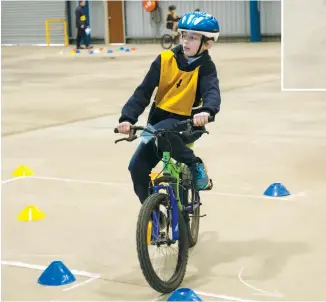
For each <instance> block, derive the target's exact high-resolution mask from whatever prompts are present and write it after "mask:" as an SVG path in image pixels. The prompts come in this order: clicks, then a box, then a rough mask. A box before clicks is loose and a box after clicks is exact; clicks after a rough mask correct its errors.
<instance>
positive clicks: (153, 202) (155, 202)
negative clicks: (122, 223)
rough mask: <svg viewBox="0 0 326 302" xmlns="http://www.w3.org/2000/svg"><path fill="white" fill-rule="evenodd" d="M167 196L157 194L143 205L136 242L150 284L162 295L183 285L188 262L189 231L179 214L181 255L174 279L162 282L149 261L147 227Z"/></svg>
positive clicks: (144, 273)
mask: <svg viewBox="0 0 326 302" xmlns="http://www.w3.org/2000/svg"><path fill="white" fill-rule="evenodd" d="M166 198H167V195H166V194H163V193H155V194H153V195H151V196H149V197H148V198H147V199H146V200H145V201H144V203H143V205H142V207H141V210H140V212H139V215H138V221H137V231H136V242H137V253H138V260H139V263H140V267H141V269H142V271H143V275H144V277H145V279H146V280H147V282H148V284H149V285H150V286H151V287H152V288H153V289H154V290H156V291H157V292H160V293H162V294H167V293H171V292H173V291H174V290H176V289H177V288H178V287H179V285H180V284H181V283H182V281H183V278H184V276H185V273H186V268H187V262H188V236H187V229H186V225H185V222H184V219H183V215H182V214H181V213H180V212H179V220H178V222H179V242H178V243H179V253H178V260H177V265H176V269H175V271H174V273H173V275H172V277H171V278H170V279H169V280H167V281H163V280H161V279H160V278H159V277H158V276H157V274H156V272H155V271H154V269H153V266H152V263H151V261H150V259H149V253H148V248H147V227H148V221H149V219H150V216H151V214H152V212H153V210H154V209H156V208H157V207H158V206H159V205H160V204H162V203H163V201H164V200H166Z"/></svg>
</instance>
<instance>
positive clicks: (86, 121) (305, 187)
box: [1, 43, 326, 301]
mask: <svg viewBox="0 0 326 302" xmlns="http://www.w3.org/2000/svg"><path fill="white" fill-rule="evenodd" d="M130 47H132V46H130ZM135 47H136V48H137V49H136V51H133V52H130V53H125V52H116V51H115V52H114V53H113V54H106V53H100V54H94V55H89V54H87V53H86V52H83V53H82V54H80V55H76V56H74V55H70V54H69V51H70V49H65V48H42V47H35V48H29V47H26V48H25V47H21V48H14V47H10V48H9V47H8V48H6V47H3V48H2V67H3V73H2V261H7V262H5V263H3V264H2V267H1V268H2V300H3V301H9V300H11V301H12V300H16V301H18V300H24V301H27V300H34V301H37V300H51V301H58V300H71V301H76V300H89V301H90V300H92V301H100V300H101V301H103V300H107V301H108V300H133V301H136V300H138V301H153V300H154V299H158V300H164V299H166V298H167V297H166V296H165V297H159V294H158V293H156V292H155V291H153V290H152V289H151V288H150V287H149V286H148V285H147V283H146V281H145V280H144V277H143V275H142V272H141V270H140V268H139V264H138V260H137V254H136V244H135V226H136V219H137V215H138V211H139V208H140V206H139V202H138V201H137V199H136V198H135V195H134V193H133V190H132V185H131V181H130V177H129V174H128V170H127V166H128V163H129V159H130V156H131V155H132V153H133V152H134V150H135V148H136V146H137V144H138V142H134V143H132V144H129V143H121V144H117V145H115V144H114V140H115V139H117V138H118V137H119V136H118V135H115V134H114V133H113V128H114V127H115V126H116V125H117V121H118V118H119V113H120V110H121V107H122V105H123V104H124V103H125V101H126V100H127V98H128V97H129V96H130V95H131V94H132V92H133V91H134V89H135V88H136V87H137V85H138V84H139V83H140V82H141V81H142V78H143V76H144V75H145V74H146V72H147V70H148V68H149V66H150V63H151V61H152V60H153V59H154V58H155V57H156V55H157V54H158V53H159V52H160V51H161V48H160V46H159V45H136V46H135ZM107 49H108V48H107V47H106V48H105V50H107ZM60 51H62V52H63V53H61V54H60ZM211 55H212V58H213V59H214V61H215V62H216V65H217V69H218V73H219V78H220V86H221V91H222V106H221V112H220V113H219V114H218V116H217V118H216V122H215V123H213V124H210V125H209V126H208V129H209V130H210V133H211V134H210V135H206V136H205V137H203V138H202V139H201V140H200V141H199V142H198V143H197V144H196V146H195V150H196V153H197V154H199V155H200V156H201V157H203V158H204V160H205V162H206V164H207V166H208V168H209V174H210V176H211V177H212V178H213V179H214V183H215V187H214V189H213V190H212V191H210V192H204V193H202V199H203V203H204V204H203V207H202V212H203V213H207V214H208V215H207V217H205V218H203V219H202V220H201V226H200V239H199V242H198V245H197V246H196V247H195V248H194V249H193V250H192V251H191V254H190V259H189V265H188V270H187V275H186V277H185V279H184V282H183V284H182V286H183V287H190V288H192V289H194V290H196V291H197V292H199V293H200V296H201V297H202V299H203V300H204V301H217V300H219V301H226V300H237V301H242V300H254V301H271V300H273V301H290V300H296V301H298V300H309V301H312V300H326V293H325V290H324V287H325V284H326V277H325V276H326V274H325V271H326V264H325V261H324V258H325V253H326V243H325V240H324V239H325V234H324V233H325V232H324V231H325V226H326V223H325V214H324V213H325V210H326V206H325V203H324V196H325V195H326V189H325V186H326V156H325V148H326V118H325V116H326V102H325V99H326V93H322V92H319V93H317V92H316V93H308V92H306V93H299V92H281V90H280V78H281V76H280V44H279V43H261V44H245V43H235V44H218V45H215V46H214V48H213V49H212V51H211ZM146 112H147V111H146ZM146 116H147V114H144V115H143V116H142V117H141V119H140V123H144V121H145V120H146ZM20 165H28V166H29V167H31V168H32V169H33V170H34V171H35V176H34V177H29V178H23V179H18V178H14V179H12V172H13V171H14V170H15V169H16V168H17V167H18V166H20ZM276 181H280V182H282V183H283V184H284V185H285V186H286V188H287V189H288V190H289V191H290V192H291V195H290V196H289V197H287V198H283V199H273V198H272V199H268V198H264V196H263V193H264V191H265V189H266V188H267V187H268V186H269V185H270V184H271V183H273V182H276ZM27 205H36V206H37V207H39V208H40V209H41V210H42V211H43V212H44V213H45V214H46V215H47V216H46V218H45V219H44V220H41V221H35V222H31V223H25V222H21V221H18V220H17V218H16V217H17V215H18V214H19V213H20V212H21V211H22V209H23V208H24V207H25V206H27ZM53 260H61V261H63V262H64V264H65V265H66V266H68V268H70V269H76V270H79V271H87V272H89V273H93V274H99V275H100V278H97V279H95V280H91V279H89V278H85V277H80V276H77V282H75V283H73V284H71V285H68V286H64V287H55V288H48V287H42V286H40V285H39V284H38V283H37V279H38V277H39V276H40V274H41V273H42V271H41V270H37V269H32V268H33V265H41V266H43V267H46V266H47V265H48V264H49V263H50V262H52V261H53ZM15 261H19V262H21V263H24V264H28V265H31V268H24V267H21V266H22V265H21V264H18V266H13V265H14V264H15ZM16 264H17V263H16ZM19 266H20V267H19ZM89 281H92V282H89ZM83 282H89V283H83ZM75 284H76V285H79V286H78V287H75V288H70V287H71V286H72V285H75ZM67 289H68V290H67ZM210 294H211V296H209V295H210Z"/></svg>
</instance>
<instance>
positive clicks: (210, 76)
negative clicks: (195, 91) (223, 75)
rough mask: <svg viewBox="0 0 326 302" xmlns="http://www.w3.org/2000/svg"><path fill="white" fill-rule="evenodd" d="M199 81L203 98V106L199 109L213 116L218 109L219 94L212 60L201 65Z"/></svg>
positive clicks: (219, 103) (219, 102)
mask: <svg viewBox="0 0 326 302" xmlns="http://www.w3.org/2000/svg"><path fill="white" fill-rule="evenodd" d="M199 81H200V82H199V89H200V95H201V97H202V100H203V106H202V108H200V110H199V111H200V112H203V111H205V112H208V113H210V114H211V115H212V116H215V115H216V114H217V113H218V112H219V111H220V105H221V94H220V88H219V80H218V77H217V72H216V67H215V64H214V63H213V62H212V61H210V62H209V64H205V65H204V66H202V67H201V69H200V72H199Z"/></svg>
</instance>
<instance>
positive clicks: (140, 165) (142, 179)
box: [128, 118, 201, 203]
mask: <svg viewBox="0 0 326 302" xmlns="http://www.w3.org/2000/svg"><path fill="white" fill-rule="evenodd" d="M176 122H178V120H177V119H173V118H168V119H166V120H163V121H161V122H159V123H157V124H155V125H153V127H154V128H155V129H169V128H171V126H172V125H173V124H174V123H176ZM200 137H201V134H199V135H196V136H195V137H192V138H187V139H186V138H185V137H183V136H180V135H176V134H172V133H171V134H169V135H166V136H165V138H162V139H160V140H159V141H158V149H157V148H156V146H155V143H154V142H153V141H150V142H149V143H147V144H144V143H143V142H141V143H140V145H139V146H138V148H137V150H136V152H135V153H134V155H133V157H132V158H131V160H130V163H129V166H128V169H129V171H130V174H131V179H132V181H133V185H134V191H135V193H136V195H137V196H138V198H139V200H140V202H141V203H143V202H144V200H145V199H146V198H147V197H148V186H149V182H150V177H149V173H151V171H152V169H153V168H154V167H155V166H156V165H157V164H158V162H159V161H160V159H161V157H162V152H163V151H164V150H169V151H171V157H172V158H174V159H175V160H177V161H179V162H182V163H184V164H186V165H188V166H191V165H192V164H194V163H197V162H201V159H200V158H198V157H196V155H195V154H194V151H193V150H192V149H190V148H188V147H187V146H186V144H189V143H192V142H194V141H196V140H197V139H199V138H200Z"/></svg>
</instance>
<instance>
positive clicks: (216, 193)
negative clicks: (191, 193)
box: [203, 192, 289, 200]
mask: <svg viewBox="0 0 326 302" xmlns="http://www.w3.org/2000/svg"><path fill="white" fill-rule="evenodd" d="M203 194H205V195H206V194H207V195H221V196H234V197H243V198H259V199H274V200H289V198H288V197H269V196H265V195H262V196H258V195H249V194H248V195H247V194H233V193H222V192H204V193H203Z"/></svg>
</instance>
